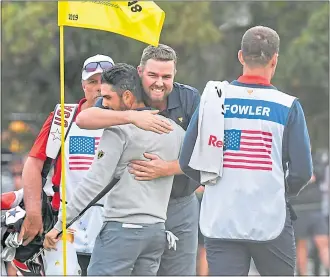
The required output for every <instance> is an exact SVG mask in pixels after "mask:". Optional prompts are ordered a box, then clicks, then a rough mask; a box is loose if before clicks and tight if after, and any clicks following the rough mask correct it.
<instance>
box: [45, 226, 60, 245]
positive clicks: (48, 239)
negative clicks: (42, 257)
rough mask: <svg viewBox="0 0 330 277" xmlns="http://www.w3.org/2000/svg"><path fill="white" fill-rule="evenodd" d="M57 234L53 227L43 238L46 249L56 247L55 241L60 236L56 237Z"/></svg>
mask: <svg viewBox="0 0 330 277" xmlns="http://www.w3.org/2000/svg"><path fill="white" fill-rule="evenodd" d="M58 234H59V231H58V230H56V229H55V228H53V229H52V230H50V231H49V232H48V233H47V234H46V236H45V240H44V247H45V249H46V250H51V249H55V250H57V249H56V243H57V242H58V241H59V240H60V238H57V235H58Z"/></svg>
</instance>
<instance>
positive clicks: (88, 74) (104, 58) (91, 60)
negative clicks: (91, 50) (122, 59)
mask: <svg viewBox="0 0 330 277" xmlns="http://www.w3.org/2000/svg"><path fill="white" fill-rule="evenodd" d="M94 62H110V63H112V64H113V65H114V64H115V63H114V61H113V59H111V58H110V57H109V56H105V55H99V54H97V55H95V56H92V57H89V58H88V59H87V60H86V61H85V62H84V65H83V71H82V73H81V79H82V80H87V79H88V78H89V77H91V76H93V75H94V74H97V73H102V72H103V71H104V69H103V68H102V67H101V66H100V65H99V64H98V65H97V68H96V69H95V71H92V72H86V71H85V66H86V65H88V64H89V63H94Z"/></svg>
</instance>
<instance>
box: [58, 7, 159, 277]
mask: <svg viewBox="0 0 330 277" xmlns="http://www.w3.org/2000/svg"><path fill="white" fill-rule="evenodd" d="M164 20H165V12H164V11H163V10H162V9H161V8H160V7H158V5H157V4H156V3H154V2H153V1H58V26H59V27H60V84H61V162H62V165H61V166H62V168H61V170H62V171H61V196H62V197H61V198H62V205H61V206H62V223H63V225H62V231H63V235H62V240H63V275H66V274H67V253H66V250H67V248H66V242H67V230H66V227H67V226H66V225H67V224H66V186H65V151H64V141H65V132H64V26H70V27H76V28H86V29H96V30H103V31H108V32H112V33H116V34H120V35H122V36H125V37H129V38H132V39H135V40H138V41H141V42H144V43H147V44H151V45H153V46H158V44H159V38H160V34H161V31H162V28H163V24H164Z"/></svg>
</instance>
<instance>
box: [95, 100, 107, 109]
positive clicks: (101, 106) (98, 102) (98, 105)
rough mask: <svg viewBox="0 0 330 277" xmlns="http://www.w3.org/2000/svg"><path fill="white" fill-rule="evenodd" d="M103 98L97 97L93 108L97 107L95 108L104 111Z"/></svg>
mask: <svg viewBox="0 0 330 277" xmlns="http://www.w3.org/2000/svg"><path fill="white" fill-rule="evenodd" d="M102 103H103V97H99V98H98V99H97V100H96V103H95V105H94V107H97V108H101V109H106V108H105V107H104V106H103V105H102Z"/></svg>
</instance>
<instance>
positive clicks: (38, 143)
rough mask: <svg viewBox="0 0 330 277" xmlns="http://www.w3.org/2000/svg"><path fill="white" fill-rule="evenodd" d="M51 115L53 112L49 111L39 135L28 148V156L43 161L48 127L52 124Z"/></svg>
mask: <svg viewBox="0 0 330 277" xmlns="http://www.w3.org/2000/svg"><path fill="white" fill-rule="evenodd" d="M53 115H54V112H51V113H50V115H49V116H48V118H47V119H46V121H45V122H44V125H43V126H42V128H41V130H40V132H39V135H38V137H37V138H36V140H35V141H34V144H33V146H32V148H31V150H30V153H29V157H33V158H37V159H40V160H43V161H45V160H46V158H47V156H46V146H47V141H48V136H49V131H50V127H51V125H52V120H53Z"/></svg>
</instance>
